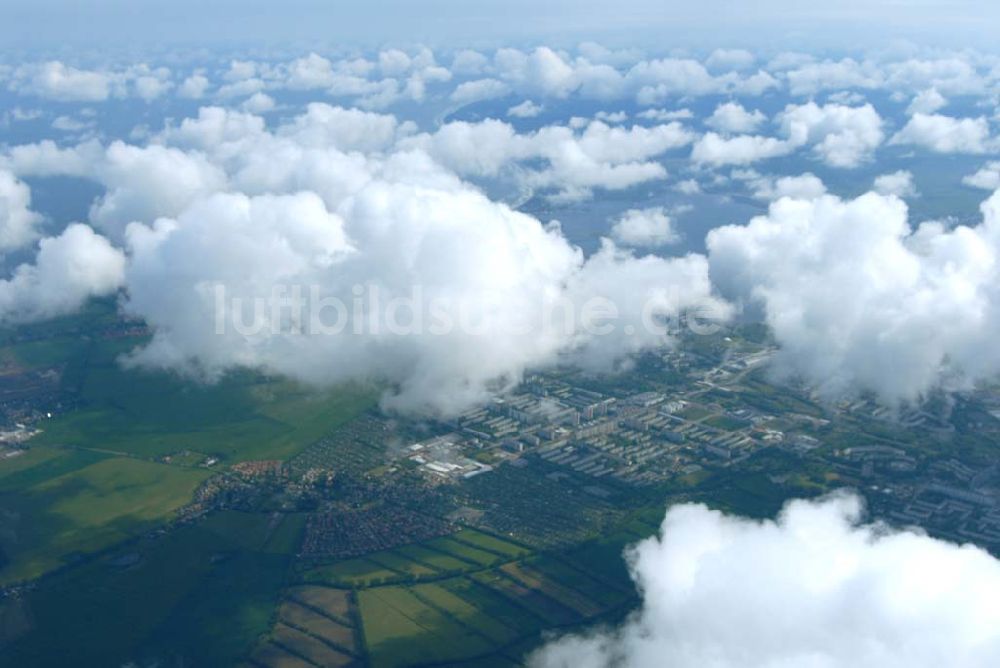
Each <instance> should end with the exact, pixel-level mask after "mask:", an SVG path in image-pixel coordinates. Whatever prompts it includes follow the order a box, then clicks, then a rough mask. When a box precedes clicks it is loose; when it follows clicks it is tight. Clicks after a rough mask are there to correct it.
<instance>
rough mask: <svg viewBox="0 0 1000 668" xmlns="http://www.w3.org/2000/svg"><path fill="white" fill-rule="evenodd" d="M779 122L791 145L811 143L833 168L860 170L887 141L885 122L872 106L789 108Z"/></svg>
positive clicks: (838, 105) (827, 105) (821, 157)
mask: <svg viewBox="0 0 1000 668" xmlns="http://www.w3.org/2000/svg"><path fill="white" fill-rule="evenodd" d="M777 121H778V123H779V124H780V125H781V128H782V131H783V132H784V133H785V135H786V136H787V137H788V140H789V141H790V142H792V143H793V144H796V145H804V144H811V145H812V146H813V151H814V152H815V153H816V155H817V156H818V157H820V159H822V160H823V162H825V163H826V164H827V165H830V166H831V167H839V168H851V167H857V166H858V165H860V164H861V163H863V162H865V161H868V160H870V159H871V158H872V155H873V152H874V151H875V149H876V148H877V147H878V146H879V145H880V144H881V143H882V140H883V138H884V134H883V133H882V119H881V117H880V116H879V115H878V112H876V111H875V108H874V107H873V106H872V105H870V104H866V105H863V106H860V107H848V106H844V105H841V104H825V105H823V106H822V107H820V106H818V105H817V104H816V103H814V102H809V103H807V104H803V105H797V106H796V105H789V106H787V107H785V110H784V111H782V112H781V113H780V114H779V115H778V118H777Z"/></svg>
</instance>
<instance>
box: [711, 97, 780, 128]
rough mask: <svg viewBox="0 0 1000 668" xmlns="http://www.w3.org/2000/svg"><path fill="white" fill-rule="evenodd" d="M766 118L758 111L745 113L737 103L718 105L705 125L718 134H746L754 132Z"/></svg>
mask: <svg viewBox="0 0 1000 668" xmlns="http://www.w3.org/2000/svg"><path fill="white" fill-rule="evenodd" d="M766 120H767V117H766V116H765V115H764V114H763V113H761V112H760V111H759V110H756V109H755V110H753V111H752V112H750V111H747V110H746V109H744V108H743V105H741V104H739V103H738V102H726V103H724V104H720V105H719V106H718V107H716V108H715V111H714V112H712V115H711V116H709V117H708V119H707V120H706V121H705V125H707V126H708V127H710V128H714V129H715V130H718V131H720V132H729V133H734V134H735V133H747V132H753V131H754V130H756V129H757V128H758V127H759V126H760V124H761V123H763V122H764V121H766Z"/></svg>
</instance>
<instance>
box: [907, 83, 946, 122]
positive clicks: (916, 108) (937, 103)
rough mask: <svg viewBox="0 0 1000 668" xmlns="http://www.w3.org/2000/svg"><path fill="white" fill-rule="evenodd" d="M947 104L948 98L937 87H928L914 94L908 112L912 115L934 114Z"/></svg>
mask: <svg viewBox="0 0 1000 668" xmlns="http://www.w3.org/2000/svg"><path fill="white" fill-rule="evenodd" d="M947 104H948V100H947V99H945V97H944V95H942V94H941V93H939V92H938V91H937V88H928V89H927V90H922V91H920V92H919V93H917V94H916V95H914V96H913V100H912V101H911V102H910V106H908V107H907V108H906V113H907V114H909V115H910V116H912V115H913V114H933V113H934V112H936V111H938V110H940V109H942V108H943V107H945V106H947Z"/></svg>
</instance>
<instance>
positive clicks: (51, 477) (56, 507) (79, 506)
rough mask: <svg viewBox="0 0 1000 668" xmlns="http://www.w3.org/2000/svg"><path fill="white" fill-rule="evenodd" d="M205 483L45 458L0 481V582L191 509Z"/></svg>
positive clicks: (197, 473) (124, 463)
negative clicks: (0, 556)
mask: <svg viewBox="0 0 1000 668" xmlns="http://www.w3.org/2000/svg"><path fill="white" fill-rule="evenodd" d="M43 452H45V451H43ZM25 456H27V455H25ZM15 461H16V460H15ZM0 466H2V465H0ZM74 468H75V470H71V469H74ZM64 469H65V470H64ZM208 475H209V474H208V472H207V471H203V470H197V469H183V468H178V467H173V466H166V465H163V464H157V463H155V462H147V461H142V460H137V459H130V458H124V457H103V456H100V455H95V454H93V453H77V452H65V453H59V454H57V455H52V454H51V452H45V454H44V455H43V456H42V457H40V458H38V459H37V460H36V462H35V466H33V467H30V468H22V469H20V470H18V471H14V472H9V473H8V474H7V475H4V476H3V477H2V478H0V486H2V489H3V491H2V492H0V501H2V503H3V508H4V509H5V512H4V513H3V515H2V516H0V546H2V548H3V550H4V553H5V555H6V558H7V562H8V563H7V564H6V566H5V567H4V568H3V570H2V571H0V581H2V582H6V583H9V582H14V581H17V580H22V579H29V578H34V577H37V576H39V575H41V574H43V573H45V572H46V571H49V570H51V569H53V568H56V567H58V566H61V565H63V564H65V563H68V562H71V561H73V559H74V558H75V557H78V556H79V555H81V554H84V553H87V552H94V551H97V550H100V549H103V548H105V547H108V546H110V545H113V544H114V543H116V542H119V541H121V540H124V539H126V538H128V537H130V536H134V535H136V534H137V533H138V532H140V531H142V530H144V529H145V528H148V527H150V526H153V525H155V524H156V523H157V522H159V521H162V520H163V519H166V518H168V517H170V516H171V515H172V514H173V512H174V511H175V510H176V509H177V508H179V507H180V506H182V505H184V504H185V503H187V502H188V501H190V500H191V495H192V494H193V493H194V490H195V488H196V487H197V486H198V485H199V484H200V483H201V481H202V480H204V479H205V478H206V477H208ZM15 481H17V482H20V483H21V484H19V485H16V486H15V485H13V484H12V483H13V482H15Z"/></svg>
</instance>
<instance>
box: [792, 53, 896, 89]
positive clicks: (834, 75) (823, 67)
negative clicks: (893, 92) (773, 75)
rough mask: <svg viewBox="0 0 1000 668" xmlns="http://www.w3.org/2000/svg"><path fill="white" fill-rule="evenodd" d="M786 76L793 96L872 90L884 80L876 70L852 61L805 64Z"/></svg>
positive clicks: (845, 59) (865, 64)
mask: <svg viewBox="0 0 1000 668" xmlns="http://www.w3.org/2000/svg"><path fill="white" fill-rule="evenodd" d="M785 76H786V78H787V79H788V90H789V92H790V93H791V94H792V95H815V94H816V93H818V92H820V91H822V90H840V89H851V88H868V89H871V88H879V87H880V86H881V85H882V77H881V76H880V73H879V72H878V71H877V69H875V68H874V67H873V66H872V65H871V64H868V63H859V62H857V61H855V60H854V59H852V58H844V59H843V60H838V61H832V60H827V61H823V62H820V63H815V62H809V63H805V64H803V65H802V66H801V67H798V68H797V69H793V70H791V71H789V72H788V73H787V74H786V75H785Z"/></svg>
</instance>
